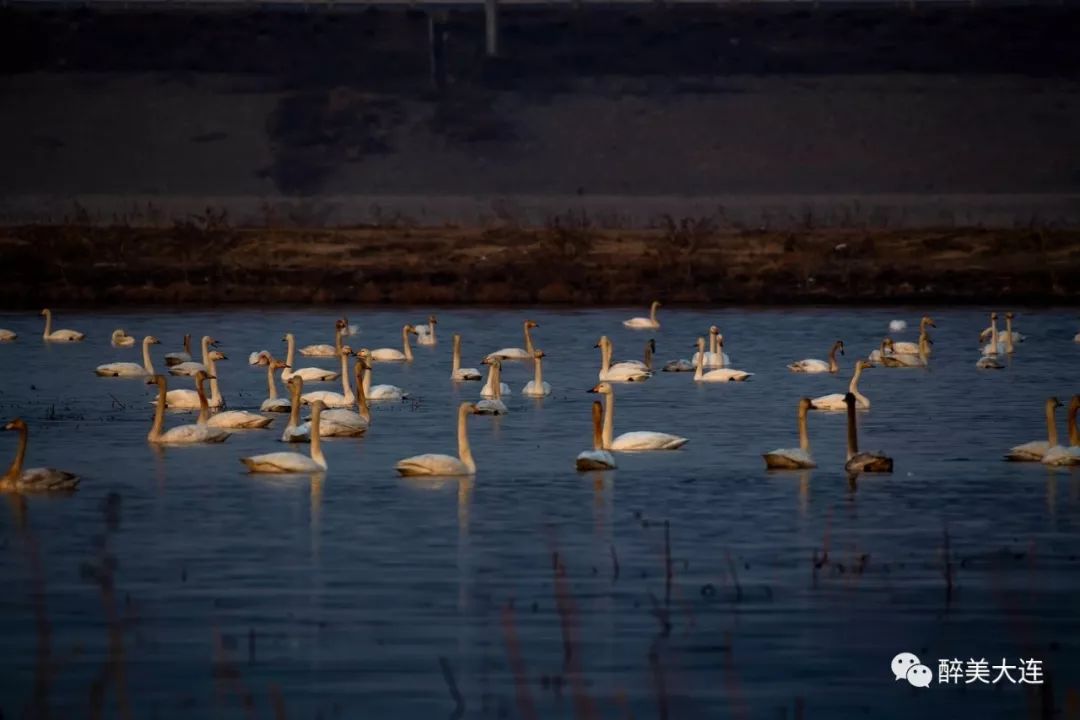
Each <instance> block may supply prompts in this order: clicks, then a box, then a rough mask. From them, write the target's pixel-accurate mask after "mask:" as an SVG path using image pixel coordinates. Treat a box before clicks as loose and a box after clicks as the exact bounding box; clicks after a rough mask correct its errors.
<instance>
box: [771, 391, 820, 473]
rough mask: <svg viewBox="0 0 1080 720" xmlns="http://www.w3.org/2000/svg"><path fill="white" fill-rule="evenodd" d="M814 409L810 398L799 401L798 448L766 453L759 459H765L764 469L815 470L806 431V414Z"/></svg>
mask: <svg viewBox="0 0 1080 720" xmlns="http://www.w3.org/2000/svg"><path fill="white" fill-rule="evenodd" d="M812 409H814V403H813V401H811V400H810V398H802V399H801V400H799V412H798V419H799V447H797V448H781V449H779V450H773V451H772V452H767V453H765V454H764V455H762V456H761V457H762V458H764V459H765V467H766V468H768V469H770V470H802V469H806V468H815V467H817V463H816V462H814V458H813V457H811V455H810V435H809V433H808V432H807V430H806V413H807V411H808V410H812Z"/></svg>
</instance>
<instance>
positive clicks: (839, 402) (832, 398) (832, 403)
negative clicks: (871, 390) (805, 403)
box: [810, 360, 873, 410]
mask: <svg viewBox="0 0 1080 720" xmlns="http://www.w3.org/2000/svg"><path fill="white" fill-rule="evenodd" d="M872 367H873V365H872V364H871V363H870V362H869V361H868V360H860V361H858V362H857V363H855V372H854V373H853V374H852V376H851V382H850V383H848V392H849V393H851V394H852V395H854V396H855V405H856V407H858V408H859V409H860V410H869V409H870V398H868V397H866V396H865V395H863V394H862V393H861V392H859V378H860V377H861V376H862V371H863V370H866V369H869V368H872ZM844 397H845V394H844V393H830V394H828V395H822V396H821V397H816V398H814V399H813V400H811V401H810V402H811V406H810V409H811V410H846V409H847V403H846V402H845V400H844Z"/></svg>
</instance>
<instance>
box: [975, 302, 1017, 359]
mask: <svg viewBox="0 0 1080 720" xmlns="http://www.w3.org/2000/svg"><path fill="white" fill-rule="evenodd" d="M997 317H998V316H997V313H996V312H995V313H990V342H989V343H988V344H987V345H986V346H984V347H983V349H982V354H983V355H999V354H1008V355H1012V353H1013V344H1012V335H1009V336H1008V337H1007V338H1004V339H1003V337H1002V334H1001V333H999V332H998V329H997ZM982 337H983V334H982V333H979V342H982Z"/></svg>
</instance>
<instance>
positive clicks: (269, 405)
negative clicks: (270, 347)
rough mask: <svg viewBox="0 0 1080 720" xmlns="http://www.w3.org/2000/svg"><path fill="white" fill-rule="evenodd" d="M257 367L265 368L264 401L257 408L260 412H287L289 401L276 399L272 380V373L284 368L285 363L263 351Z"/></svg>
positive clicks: (280, 398)
mask: <svg viewBox="0 0 1080 720" xmlns="http://www.w3.org/2000/svg"><path fill="white" fill-rule="evenodd" d="M257 364H259V365H265V366H266V399H265V400H263V401H262V405H260V406H259V410H260V411H261V412H276V413H286V412H289V404H290V403H289V399H288V398H283V397H278V391H277V381H276V380H274V372H275V371H277V370H282V369H284V368H285V361H283V360H275V359H274V356H273V355H271V354H270V353H269V352H266V351H265V350H264V351H263V352H262V353H260V356H259V362H258V363H257Z"/></svg>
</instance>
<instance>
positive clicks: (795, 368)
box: [788, 340, 844, 373]
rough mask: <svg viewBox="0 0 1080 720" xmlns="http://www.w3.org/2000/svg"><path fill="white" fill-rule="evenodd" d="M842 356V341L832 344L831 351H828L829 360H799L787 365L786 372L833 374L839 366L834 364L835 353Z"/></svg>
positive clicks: (836, 363)
mask: <svg viewBox="0 0 1080 720" xmlns="http://www.w3.org/2000/svg"><path fill="white" fill-rule="evenodd" d="M838 352H839V353H840V354H841V355H843V354H844V341H843V340H837V341H836V342H834V343H833V345H832V349H830V350H829V359H828V361H825V360H817V359H814V358H808V359H806V360H799V361H797V362H793V363H791V364H790V365H788V370H790V371H791V372H797V373H835V372H837V371H838V370H839V369H840V364H839V363H838V362H836V353H838Z"/></svg>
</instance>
